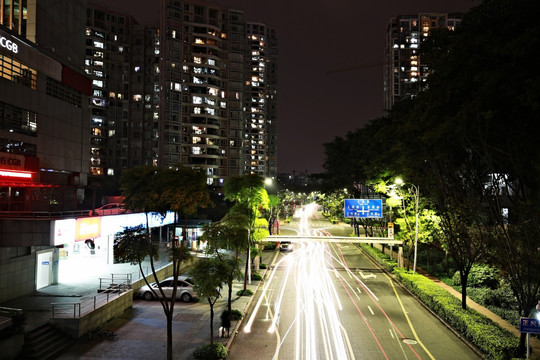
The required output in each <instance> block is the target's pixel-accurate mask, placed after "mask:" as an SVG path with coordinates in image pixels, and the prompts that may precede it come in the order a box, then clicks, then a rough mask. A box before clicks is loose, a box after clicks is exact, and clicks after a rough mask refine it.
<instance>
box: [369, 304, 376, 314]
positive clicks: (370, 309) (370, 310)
mask: <svg viewBox="0 0 540 360" xmlns="http://www.w3.org/2000/svg"><path fill="white" fill-rule="evenodd" d="M367 308H368V309H369V312H370V313H371V315H375V313H374V312H373V309H372V308H371V306H369V305H368V307H367Z"/></svg>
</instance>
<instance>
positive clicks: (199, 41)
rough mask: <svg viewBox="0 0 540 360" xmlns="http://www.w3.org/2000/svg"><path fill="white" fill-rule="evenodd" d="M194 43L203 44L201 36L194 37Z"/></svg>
mask: <svg viewBox="0 0 540 360" xmlns="http://www.w3.org/2000/svg"><path fill="white" fill-rule="evenodd" d="M195 44H204V40H203V39H201V38H196V39H195Z"/></svg>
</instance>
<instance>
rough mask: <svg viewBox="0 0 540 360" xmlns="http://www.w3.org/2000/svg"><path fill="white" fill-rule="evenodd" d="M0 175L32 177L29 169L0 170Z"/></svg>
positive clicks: (21, 177) (19, 177)
mask: <svg viewBox="0 0 540 360" xmlns="http://www.w3.org/2000/svg"><path fill="white" fill-rule="evenodd" d="M0 176H5V177H9V178H18V179H32V173H31V172H30V171H13V170H0Z"/></svg>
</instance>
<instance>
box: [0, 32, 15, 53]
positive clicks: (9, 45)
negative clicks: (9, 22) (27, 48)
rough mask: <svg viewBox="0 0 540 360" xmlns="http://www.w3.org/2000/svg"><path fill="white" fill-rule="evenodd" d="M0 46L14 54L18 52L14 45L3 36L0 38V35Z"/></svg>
mask: <svg viewBox="0 0 540 360" xmlns="http://www.w3.org/2000/svg"><path fill="white" fill-rule="evenodd" d="M0 46H1V47H3V48H6V49H8V50H9V51H11V52H12V53H14V54H16V53H18V52H19V46H18V45H17V44H16V43H14V42H13V41H12V40H10V39H8V38H6V37H5V36H1V35H0Z"/></svg>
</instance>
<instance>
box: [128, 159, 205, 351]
mask: <svg viewBox="0 0 540 360" xmlns="http://www.w3.org/2000/svg"><path fill="white" fill-rule="evenodd" d="M205 184H206V182H205V179H204V177H202V176H200V174H199V173H197V172H194V171H193V170H191V169H187V168H184V167H182V166H179V167H177V168H176V169H170V170H163V169H161V168H155V167H153V166H138V167H134V168H130V169H126V170H124V171H123V172H122V176H121V178H120V185H121V187H120V188H121V190H122V195H123V196H124V207H125V208H126V209H129V210H132V211H133V212H144V213H145V216H146V242H147V248H148V255H149V257H150V267H151V269H152V275H153V276H154V279H156V282H157V283H158V289H159V292H160V294H161V296H158V299H159V301H160V303H161V306H162V308H163V311H164V313H165V317H166V320H167V359H169V360H172V319H173V315H174V305H175V298H176V291H177V288H178V276H179V275H180V264H181V263H182V261H184V260H186V259H187V257H188V255H189V253H188V252H186V251H185V248H184V241H185V235H186V229H185V227H184V237H183V238H182V241H181V243H180V244H177V243H176V242H175V241H173V242H172V246H171V249H170V260H171V261H172V268H173V276H174V281H173V293H172V296H171V299H170V300H168V299H166V298H165V294H164V293H163V290H162V289H161V286H160V284H159V281H158V277H157V274H156V269H155V266H154V261H153V260H154V253H155V249H154V247H153V246H152V239H151V237H150V229H149V225H148V216H149V214H150V213H156V214H160V215H161V216H165V214H166V213H167V211H169V210H174V211H175V214H178V213H181V214H183V215H184V216H185V217H187V216H188V215H192V214H194V213H196V210H197V209H198V208H199V207H205V206H207V205H208V204H209V197H208V193H207V189H206V185H205ZM175 219H176V216H175ZM143 277H144V280H145V282H146V283H147V284H148V280H147V279H146V276H145V275H144V274H143Z"/></svg>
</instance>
